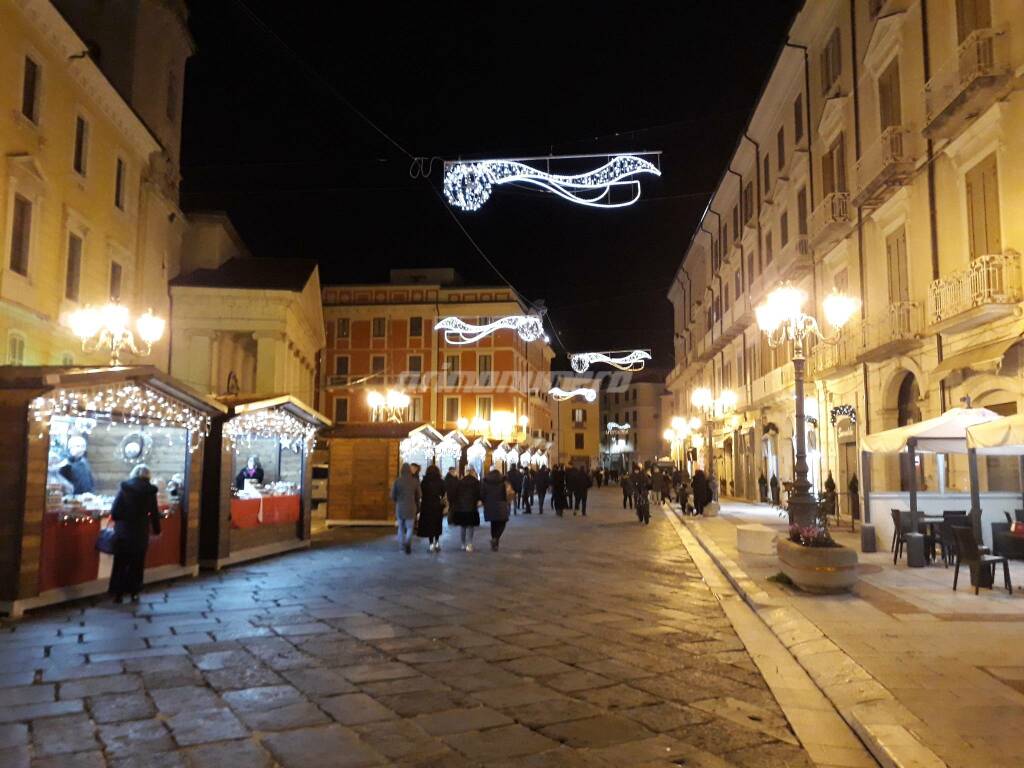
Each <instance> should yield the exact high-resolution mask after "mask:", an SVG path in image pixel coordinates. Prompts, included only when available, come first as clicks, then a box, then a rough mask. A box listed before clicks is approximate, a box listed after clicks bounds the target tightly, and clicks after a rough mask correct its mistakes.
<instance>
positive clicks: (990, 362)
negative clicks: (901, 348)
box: [931, 336, 1021, 382]
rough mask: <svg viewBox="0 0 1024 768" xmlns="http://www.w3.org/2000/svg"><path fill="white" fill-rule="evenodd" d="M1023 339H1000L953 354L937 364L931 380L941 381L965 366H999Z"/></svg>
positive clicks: (975, 367)
mask: <svg viewBox="0 0 1024 768" xmlns="http://www.w3.org/2000/svg"><path fill="white" fill-rule="evenodd" d="M1018 341H1021V337H1020V336H1014V337H1012V338H1009V339H1000V340H999V341H993V342H990V343H988V344H982V345H981V346H980V347H971V348H970V349H967V350H964V351H963V352H960V353H959V354H956V355H951V356H949V357H947V358H946V359H945V360H943V361H942V362H941V363H939V364H938V365H936V366H935V368H934V369H932V372H931V380H932V381H933V382H939V381H942V380H943V379H945V378H946V377H947V376H949V375H950V374H952V373H954V372H956V371H959V370H962V369H964V368H973V369H975V370H977V369H984V368H990V367H994V366H998V365H999V363H1001V362H1002V361H1003V356H1004V355H1005V354H1006V351H1007V350H1008V349H1009V348H1010V347H1012V346H1013V345H1014V344H1016V343H1017V342H1018Z"/></svg>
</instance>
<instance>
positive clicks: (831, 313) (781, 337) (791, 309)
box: [754, 283, 857, 526]
mask: <svg viewBox="0 0 1024 768" xmlns="http://www.w3.org/2000/svg"><path fill="white" fill-rule="evenodd" d="M806 302H807V294H806V293H805V292H804V291H803V290H801V289H800V288H797V287H796V286H794V285H791V284H790V283H783V284H782V285H780V286H779V287H778V288H776V289H775V290H774V291H772V292H771V293H770V294H769V295H768V297H767V298H766V299H765V300H764V302H762V303H761V304H760V305H759V306H758V307H757V308H756V309H755V310H754V311H755V314H756V315H757V324H758V326H759V327H760V328H761V330H762V331H764V332H765V334H767V336H768V345H769V346H770V347H772V348H775V347H778V346H781V345H782V344H785V343H786V342H787V341H790V342H792V343H793V379H794V389H795V395H796V464H795V466H794V467H793V473H794V475H795V477H794V479H793V493H791V494H790V497H789V520H790V523H796V524H797V525H801V526H805V525H811V524H813V522H814V520H815V519H816V518H817V515H818V505H817V502H816V501H815V500H814V497H813V496H812V495H811V483H810V481H809V480H808V479H807V438H806V421H807V420H806V411H805V408H804V375H805V365H806V362H807V358H806V347H805V341H806V339H808V338H810V337H811V336H814V337H816V338H818V339H820V340H821V341H823V342H825V343H828V344H835V343H836V341H838V339H839V331H840V330H841V329H842V327H843V326H844V325H846V323H847V322H848V321H849V319H850V318H851V317H852V316H853V313H854V312H855V311H856V310H857V300H856V299H854V298H852V297H850V296H846V295H844V294H841V293H839V292H838V291H833V292H832V293H830V294H829V295H828V296H827V297H826V298H825V301H824V302H823V308H824V310H825V319H826V320H827V321H828V324H829V325H830V326H831V327H832V328H834V329H835V331H836V332H835V333H834V334H833V335H831V336H826V335H825V334H823V333H822V332H821V329H820V328H819V327H818V321H817V320H815V318H814V317H813V316H811V315H808V314H805V313H804V311H803V307H804V304H805V303H806Z"/></svg>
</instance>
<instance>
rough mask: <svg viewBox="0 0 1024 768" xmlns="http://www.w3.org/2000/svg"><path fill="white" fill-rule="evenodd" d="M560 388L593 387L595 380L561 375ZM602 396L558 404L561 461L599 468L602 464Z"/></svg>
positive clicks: (556, 413) (558, 439) (556, 425)
mask: <svg viewBox="0 0 1024 768" xmlns="http://www.w3.org/2000/svg"><path fill="white" fill-rule="evenodd" d="M557 385H558V386H559V387H561V388H562V389H564V390H566V391H567V392H571V391H573V390H574V389H577V388H584V387H585V388H593V387H594V386H595V381H594V379H593V378H584V377H581V378H576V377H573V376H561V377H559V379H558V382H557ZM603 427H604V425H603V424H602V423H601V402H600V397H597V398H595V399H594V400H593V401H591V402H588V401H587V400H585V399H584V398H583V397H581V396H577V397H573V398H570V399H569V400H561V401H558V402H556V403H555V432H556V434H557V440H556V442H555V445H557V446H558V461H559V462H561V463H562V464H575V465H576V466H579V467H588V468H590V469H597V467H598V466H599V464H600V461H601V437H602V434H603V432H604V430H603Z"/></svg>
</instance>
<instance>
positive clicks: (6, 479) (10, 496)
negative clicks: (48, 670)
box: [0, 392, 28, 600]
mask: <svg viewBox="0 0 1024 768" xmlns="http://www.w3.org/2000/svg"><path fill="white" fill-rule="evenodd" d="M0 430H3V434H4V435H5V436H6V438H7V445H8V450H6V451H4V452H3V455H2V456H0V498H3V499H5V500H7V503H4V504H0V599H2V600H14V599H16V598H17V597H18V592H19V590H20V589H21V585H20V580H19V578H18V574H19V570H20V567H21V557H20V554H21V545H22V515H21V505H19V504H17V503H16V500H17V499H20V498H24V496H25V474H26V472H25V469H26V462H27V461H28V448H27V446H26V440H27V421H26V409H25V402H24V398H22V397H19V396H18V395H17V394H15V393H11V392H4V393H0Z"/></svg>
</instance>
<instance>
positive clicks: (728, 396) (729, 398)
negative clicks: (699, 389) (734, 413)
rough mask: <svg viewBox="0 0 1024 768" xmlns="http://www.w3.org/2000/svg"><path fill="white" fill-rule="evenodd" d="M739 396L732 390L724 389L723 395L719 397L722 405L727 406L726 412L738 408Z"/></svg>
mask: <svg viewBox="0 0 1024 768" xmlns="http://www.w3.org/2000/svg"><path fill="white" fill-rule="evenodd" d="M739 399H740V398H739V395H737V394H736V393H735V392H733V391H732V390H731V389H723V390H722V394H721V396H720V397H719V400H721V402H722V405H723V406H725V409H726V410H732V409H733V408H735V407H736V403H738V402H739Z"/></svg>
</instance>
